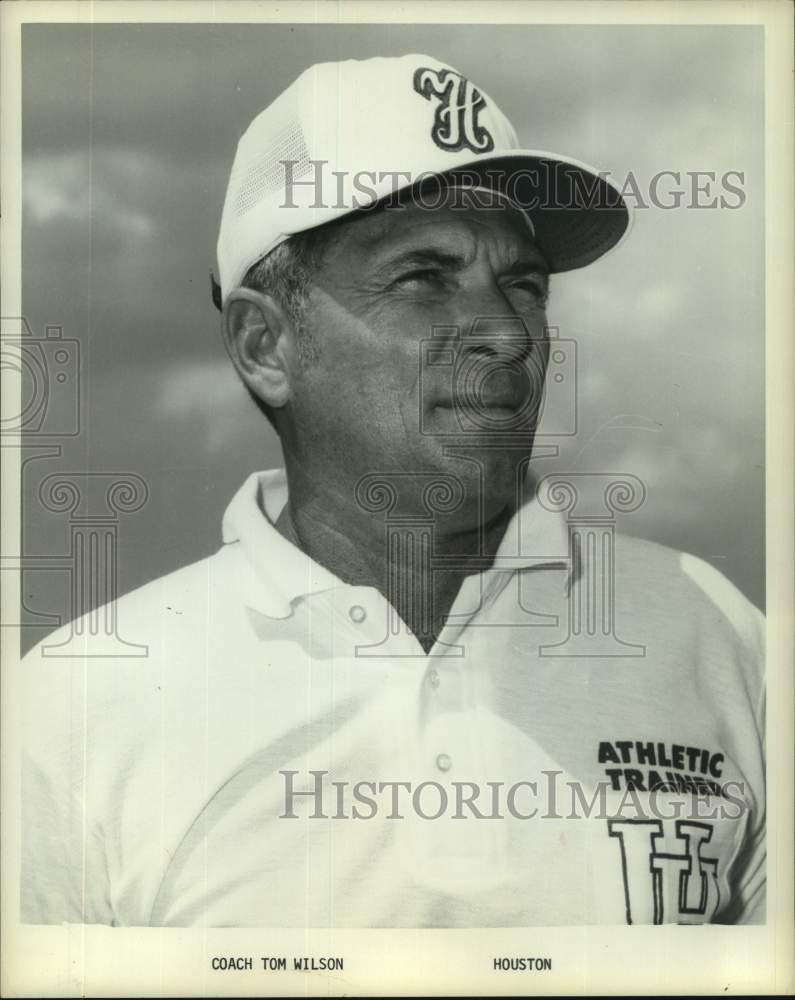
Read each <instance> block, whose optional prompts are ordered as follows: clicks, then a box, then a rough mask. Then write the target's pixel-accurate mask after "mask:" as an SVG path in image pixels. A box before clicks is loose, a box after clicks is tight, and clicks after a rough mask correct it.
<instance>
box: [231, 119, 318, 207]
mask: <svg viewBox="0 0 795 1000" xmlns="http://www.w3.org/2000/svg"><path fill="white" fill-rule="evenodd" d="M284 160H290V161H292V163H293V172H292V176H293V178H294V179H298V178H300V177H305V176H306V175H307V174H308V173H310V171H311V170H312V163H311V161H310V158H309V150H308V149H307V148H306V142H305V141H304V133H303V131H302V129H301V126H300V125H299V124H298V122H293V123H292V124H290V125H288V126H287V127H286V128H284V129H282V131H281V132H279V133H278V134H277V135H276V136H275V137H274V138H273V139H272V140H271V144H270V146H269V148H268V149H267V150H266V152H264V153H261V154H260V155H259V156H257V157H255V158H254V159H253V160H251V161H250V162H249V163H247V164H246V166H245V168H244V169H245V175H244V177H243V180H242V181H241V183H240V186H239V187H238V190H237V195H236V197H235V212H236V214H237V215H238V216H240V215H244V214H245V213H246V212H248V211H249V209H251V208H253V207H254V205H256V204H257V202H258V201H260V200H261V199H262V198H264V197H265V196H266V195H268V194H270V193H271V192H273V191H276V190H277V189H281V190H283V189H284V180H285V173H286V171H285V167H284V163H283V161H284Z"/></svg>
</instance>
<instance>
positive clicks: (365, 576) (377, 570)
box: [276, 488, 513, 652]
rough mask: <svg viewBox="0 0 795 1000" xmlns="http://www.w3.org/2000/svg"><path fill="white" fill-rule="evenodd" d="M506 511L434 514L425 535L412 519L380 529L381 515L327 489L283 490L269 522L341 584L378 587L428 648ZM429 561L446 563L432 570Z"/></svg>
mask: <svg viewBox="0 0 795 1000" xmlns="http://www.w3.org/2000/svg"><path fill="white" fill-rule="evenodd" d="M512 514H513V509H512V507H511V506H510V505H507V504H506V506H505V507H504V509H502V510H500V511H499V513H497V514H496V516H494V517H492V518H491V519H490V521H489V522H488V523H486V524H485V525H480V524H475V525H472V526H465V527H463V528H462V527H461V525H460V524H455V523H454V522H455V517H454V516H448V517H447V518H440V517H435V518H434V521H433V532H432V533H428V532H427V531H426V532H423V530H422V527H421V526H420V525H419V524H417V523H416V522H414V523H411V522H409V523H407V525H406V527H405V528H403V529H401V527H400V526H399V525H398V524H395V523H394V522H392V523H391V524H390V525H389V533H388V532H387V523H386V521H385V518H384V515H383V514H370V513H366V512H364V511H362V510H361V509H360V508H359V507H356V506H355V505H354V504H353V503H351V502H348V501H347V499H346V498H345V497H343V496H340V495H339V494H335V493H334V492H332V491H327V492H323V493H318V492H316V491H315V490H313V491H312V493H311V494H310V495H306V494H305V493H303V492H302V491H301V490H300V488H299V489H298V490H296V491H295V492H293V490H292V488H291V492H290V497H289V500H288V503H287V504H286V505H285V507H284V509H283V510H282V512H281V514H280V515H279V518H278V520H277V522H276V528H277V530H278V531H279V532H280V533H281V534H282V535H283V536H284V537H285V538H286V539H288V541H290V542H292V543H293V544H294V545H296V546H298V548H300V549H301V550H302V551H303V552H305V553H306V554H307V555H308V556H310V558H312V559H313V560H314V561H315V562H317V563H319V564H320V565H322V566H325V567H326V569H328V570H330V571H331V572H332V573H334V575H335V576H337V577H339V578H340V579H341V580H343V581H344V582H345V583H348V584H350V585H352V586H364V587H375V588H376V589H377V590H379V591H380V592H381V593H382V594H383V595H384V597H385V598H386V600H387V601H388V602H389V603H390V604H391V605H392V607H393V608H394V609H395V610H396V611H397V613H398V614H399V615H400V617H401V618H402V619H403V621H404V622H405V623H406V625H408V627H409V628H410V629H411V631H412V633H413V634H414V635H415V636H416V638H417V639H418V641H419V642H420V643H421V644H422V646H423V648H424V649H425V651H426V652H428V651H429V650H430V648H431V647H432V646H433V644H434V642H435V641H436V639H437V638H438V636H439V633H440V632H441V629H442V627H443V625H444V622H445V619H446V617H447V615H448V613H449V611H450V609H451V607H452V605H453V602H454V601H455V598H456V595H457V594H458V592H459V590H460V588H461V583H462V581H463V579H464V578H465V577H466V576H468V575H470V574H471V573H474V572H476V571H477V570H479V569H483V568H484V567H485V566H488V565H489V564H490V563H491V561H492V560H493V558H494V555H495V553H496V552H497V549H498V547H499V544H500V542H501V541H502V538H503V535H504V534H505V530H506V528H507V526H508V524H509V522H510V519H511V516H512ZM447 522H449V523H447ZM431 545H432V551H431ZM433 562H436V563H437V564H438V563H439V562H444V563H446V564H447V565H446V566H445V568H436V569H432V568H431V567H432V563H433Z"/></svg>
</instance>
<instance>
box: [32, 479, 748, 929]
mask: <svg viewBox="0 0 795 1000" xmlns="http://www.w3.org/2000/svg"><path fill="white" fill-rule="evenodd" d="M286 496H287V493H286V480H285V477H284V474H283V472H282V471H281V470H278V471H272V472H266V473H259V474H256V475H253V476H252V477H250V478H249V479H248V480H247V482H246V483H245V484H244V485H243V487H242V488H241V489H240V491H239V493H238V494H237V496H236V497H235V498H234V500H233V501H232V503H231V505H230V506H229V508H228V510H227V513H226V516H225V519H224V545H223V547H222V548H221V549H220V550H219V551H218V552H217V553H216V554H215V555H213V556H211V557H210V558H207V559H204V560H202V561H201V562H198V563H196V564H194V565H192V566H188V567H186V568H184V569H181V570H179V571H177V572H175V573H172V574H170V575H168V576H165V577H163V578H161V579H158V580H155V581H153V582H152V583H149V584H147V585H146V586H144V587H142V588H140V589H139V590H137V591H135V592H133V593H131V594H128V595H127V596H125V597H123V598H122V599H120V600H119V601H118V623H119V629H120V632H121V634H122V635H123V637H124V638H125V639H126V640H127V641H129V642H135V643H145V644H146V645H147V646H148V655H147V656H145V657H140V658H135V657H133V658H126V659H125V658H112V657H108V656H106V655H104V653H103V646H102V643H101V641H100V639H101V637H98V636H93V637H92V636H90V635H89V636H88V638H87V639H86V648H85V654H86V655H85V657H84V658H79V659H74V658H71V659H64V658H58V657H54V656H52V655H48V654H47V651H46V650H45V649H44V646H48V645H49V646H52V645H53V644H57V643H58V642H59V641H60V640H62V639H63V638H64V637H65V636H66V635H68V634H69V627H67V628H66V629H64V630H61V632H60V633H59V634H56V635H54V636H50V637H49V638H48V640H46V642H45V643H44V644H42V645H40V646H38V647H36V649H35V650H33V651H32V652H31V653H30V654H29V655H28V656H27V657H26V658H25V660H24V661H23V670H22V683H23V685H24V687H25V691H26V696H25V698H24V718H23V732H24V744H25V764H24V768H23V831H22V839H23V844H24V853H25V857H24V861H23V872H22V899H23V903H22V906H23V914H22V915H23V920H25V921H27V922H39V923H56V922H62V921H76V922H85V923H105V924H113V925H171V926H189V925H205V926H285V927H286V926H316V927H328V926H349V927H466V926H473V927H483V926H522V925H545V924H546V925H562V924H585V923H614V924H618V923H625V922H632V923H663V922H679V923H704V922H709V921H718V922H758V921H763V920H764V847H765V844H764V761H763V734H764V724H763V715H762V711H763V708H762V705H763V665H764V663H763V651H762V635H763V619H762V616H761V615H760V613H759V612H758V611H757V610H756V609H755V608H753V607H752V606H751V605H750V604H749V603H748V602H747V601H746V600H745V599H744V598H743V597H742V596H741V595H740V593H739V592H738V591H737V590H736V589H735V588H734V587H733V585H732V584H730V583H729V582H728V581H727V580H726V579H725V578H724V577H723V576H721V575H720V574H719V573H718V572H717V571H716V570H714V569H712V568H711V567H709V566H708V565H706V564H705V563H703V562H701V561H700V560H698V559H695V558H694V557H692V556H687V555H683V554H681V553H678V552H674V551H672V550H670V549H666V548H664V547H661V546H659V545H656V544H653V543H650V542H645V541H640V540H638V539H633V538H628V537H622V536H617V537H616V539H615V545H614V548H613V547H612V545H611V544H609V543H608V541H606V540H605V541H604V542H603V544H591V543H590V542H589V543H588V544H585V545H583V546H581V549H578V551H577V553H576V558H574V559H572V558H570V552H569V547H570V545H569V538H570V533H569V530H568V528H567V524H566V522H565V520H564V519H562V518H561V517H560V515H557V514H553V513H550V512H549V511H548V510H545V509H544V508H542V507H541V506H540V505H539V503H538V502H537V501H536V500H535V499H533V500H531V501H529V502H528V503H527V504H526V505H525V506H523V507H522V508H521V510H520V511H519V512H518V513H517V515H516V517H515V518H514V520H513V522H512V523H511V525H510V527H509V529H508V531H507V533H506V535H505V538H504V539H503V542H502V545H501V546H500V550H499V552H498V554H497V557H496V559H495V561H494V565H493V566H492V567H491V568H490V569H488V570H486V571H483V572H481V573H474V574H473V575H471V576H469V577H467V578H466V580H465V582H464V584H463V586H462V588H461V591H460V593H459V595H458V597H457V599H456V601H455V604H454V606H453V608H452V609H451V613H450V616H449V619H448V622H447V624H446V626H445V628H444V630H443V632H442V634H441V635H440V637H439V640H438V641H437V643H436V645H435V646H434V647H433V649H432V650H431V651H430V653H429V654H427V655H426V653H425V652H424V651H423V649H422V647H421V645H420V644H419V642H418V641H417V640H416V638H415V637H414V636H413V635H412V634H411V633H410V632H409V631H408V629H407V628H406V627H405V626H404V625H402V623H400V622H399V621H398V622H397V626H398V627H397V628H395V627H394V626H395V622H396V616H395V614H394V612H393V610H392V609H391V608H390V606H389V605H388V604H387V602H386V600H385V599H384V597H383V596H382V595H381V594H380V593H379V592H378V591H376V590H375V589H373V588H369V587H354V586H348V585H346V584H344V583H343V582H341V581H340V580H339V579H338V578H337V577H335V576H334V575H333V574H332V573H330V572H329V571H328V570H326V569H324V568H323V567H321V566H319V565H318V564H316V563H315V562H313V561H312V560H311V559H310V558H309V557H308V556H306V555H305V554H304V553H302V552H301V551H300V550H299V549H297V548H296V547H295V546H293V545H292V544H290V543H289V542H288V541H286V540H285V539H284V538H283V537H282V536H281V535H280V534H279V533H278V532H277V531H276V529H275V528H274V526H273V523H274V522H275V520H276V518H277V516H278V514H279V511H280V510H281V508H282V507H283V505H284V503H285V501H286ZM607 537H608V536H607V535H604V539H607ZM707 789H709V791H710V793H711V794H710V795H709V797H705V796H704V795H703V794H701V795H699V794H696V792H699V791H701V792H705V791H706V790H707ZM301 793H309V794H301ZM677 810H679V811H678V812H677Z"/></svg>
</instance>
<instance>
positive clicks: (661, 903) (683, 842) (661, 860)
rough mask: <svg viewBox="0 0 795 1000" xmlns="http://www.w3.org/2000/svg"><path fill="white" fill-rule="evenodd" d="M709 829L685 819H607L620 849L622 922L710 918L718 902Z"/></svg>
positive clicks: (715, 872) (679, 921) (644, 922)
mask: <svg viewBox="0 0 795 1000" xmlns="http://www.w3.org/2000/svg"><path fill="white" fill-rule="evenodd" d="M713 829H714V828H713V826H712V824H710V823H704V822H697V821H695V820H685V819H678V820H675V821H672V820H662V819H610V820H608V821H607V831H608V833H609V835H610V836H611V837H615V838H616V840H617V841H618V844H619V847H620V851H621V867H622V872H623V876H624V899H625V902H626V912H627V923H628V924H662V923H665V922H668V923H705V922H707V921H708V920H709V919H710V918H711V917H712V916H713V914H714V913H715V912H716V910H717V909H718V906H719V904H720V890H719V888H718V859H717V857H714V856H712V855H713V852H712V851H711V850H710V842H711V841H712V834H713ZM714 847H715V845H713V848H714Z"/></svg>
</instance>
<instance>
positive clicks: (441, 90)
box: [414, 67, 494, 153]
mask: <svg viewBox="0 0 795 1000" xmlns="http://www.w3.org/2000/svg"><path fill="white" fill-rule="evenodd" d="M414 90H415V91H416V92H417V93H418V94H420V95H421V96H422V97H424V98H425V99H426V100H427V101H430V100H433V98H436V99H437V100H438V105H437V107H436V114H435V115H434V119H433V128H432V129H431V138H432V139H433V141H434V142H435V143H436V145H437V146H438V147H439V148H440V149H445V150H447V151H448V152H450V153H456V152H458V151H459V150H461V149H471V150H472V152H473V153H488V152H490V151H491V150H492V149H494V139H493V138H492V136H491V133H490V132H489V131H488V129H487V128H486V127H485V126H484V125H481V124H480V122H479V120H478V117H479V115H480V112H481V111H482V110H483V108H484V107H485V106H486V99H485V98H484V97H483V95H482V94H481V92H480V91H479V90H478V88H477V87H476V86H475V85H474V84H473V83H471V82H470V81H469V80H467V78H466V77H465V76H461V74H460V73H456V72H455V70H452V69H430V68H428V67H421V68H420V69H418V70H416V71H415V73H414Z"/></svg>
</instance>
